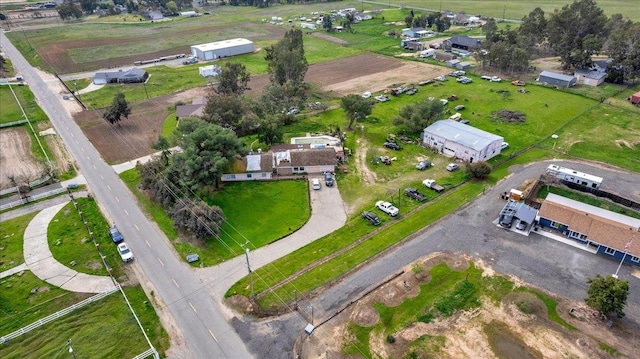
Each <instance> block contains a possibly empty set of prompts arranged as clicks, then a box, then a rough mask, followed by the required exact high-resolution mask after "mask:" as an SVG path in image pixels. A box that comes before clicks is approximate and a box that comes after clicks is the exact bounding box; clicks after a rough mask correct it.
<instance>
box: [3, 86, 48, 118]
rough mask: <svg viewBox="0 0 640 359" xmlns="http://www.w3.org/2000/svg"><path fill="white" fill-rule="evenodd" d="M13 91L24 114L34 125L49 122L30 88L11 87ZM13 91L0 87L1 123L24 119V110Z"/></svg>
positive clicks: (6, 87) (7, 87)
mask: <svg viewBox="0 0 640 359" xmlns="http://www.w3.org/2000/svg"><path fill="white" fill-rule="evenodd" d="M11 89H13V91H14V92H15V94H16V97H17V98H18V101H20V104H21V105H22V108H23V109H24V112H25V113H26V114H27V117H28V118H29V120H30V121H31V122H32V123H36V122H40V121H46V120H48V118H47V116H46V115H45V114H44V112H43V111H42V109H40V107H39V106H38V103H37V102H36V101H35V97H34V95H33V93H32V92H31V90H29V87H28V86H11ZM11 89H9V86H0V123H8V122H13V121H20V120H23V119H24V116H23V115H22V110H20V106H19V105H18V103H17V102H16V98H15V97H14V96H13V94H12V93H11Z"/></svg>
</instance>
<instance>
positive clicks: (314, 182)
mask: <svg viewBox="0 0 640 359" xmlns="http://www.w3.org/2000/svg"><path fill="white" fill-rule="evenodd" d="M311 188H313V189H315V190H318V189H320V180H319V179H317V178H314V179H312V180H311Z"/></svg>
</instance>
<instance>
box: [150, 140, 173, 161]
mask: <svg viewBox="0 0 640 359" xmlns="http://www.w3.org/2000/svg"><path fill="white" fill-rule="evenodd" d="M170 147H171V145H170V144H169V140H167V138H166V137H164V136H162V135H158V141H156V142H154V143H152V144H151V148H153V149H154V150H156V151H161V152H160V158H162V161H163V162H164V164H165V165H167V164H169V157H170V156H171V151H169V148H170Z"/></svg>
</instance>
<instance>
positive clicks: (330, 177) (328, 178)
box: [324, 172, 333, 187]
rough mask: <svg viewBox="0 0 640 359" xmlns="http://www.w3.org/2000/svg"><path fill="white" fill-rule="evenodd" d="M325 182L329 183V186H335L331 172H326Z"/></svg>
mask: <svg viewBox="0 0 640 359" xmlns="http://www.w3.org/2000/svg"><path fill="white" fill-rule="evenodd" d="M324 184H325V185H327V187H333V176H332V175H331V173H330V172H325V173H324Z"/></svg>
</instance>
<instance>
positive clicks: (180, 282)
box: [0, 33, 252, 359]
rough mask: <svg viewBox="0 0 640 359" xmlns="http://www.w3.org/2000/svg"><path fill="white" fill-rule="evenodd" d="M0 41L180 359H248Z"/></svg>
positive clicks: (124, 193)
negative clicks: (178, 347)
mask: <svg viewBox="0 0 640 359" xmlns="http://www.w3.org/2000/svg"><path fill="white" fill-rule="evenodd" d="M0 41H1V43H2V48H3V50H4V51H5V53H6V54H7V56H8V57H9V58H11V60H12V62H13V66H14V67H15V68H16V69H17V70H18V71H19V72H20V73H21V74H22V75H23V76H24V78H25V81H26V82H27V83H29V85H30V88H31V90H32V91H33V93H34V94H35V97H36V98H37V99H38V102H39V105H40V107H41V108H42V109H43V110H44V111H45V113H46V114H47V115H48V116H49V118H50V119H51V122H52V123H53V125H54V127H55V128H56V131H57V133H58V134H60V136H61V138H62V139H63V141H64V142H65V144H66V145H67V148H68V150H69V152H70V153H71V154H72V155H73V157H74V158H75V159H76V161H77V162H78V164H79V166H80V168H81V169H82V172H83V174H84V176H85V178H86V180H87V183H88V184H89V186H90V188H91V190H92V192H93V194H94V196H95V197H96V198H97V200H98V201H99V202H100V204H101V205H102V206H103V207H104V208H105V209H106V212H107V213H109V215H110V216H111V219H112V220H113V221H115V222H116V223H117V224H118V227H119V228H120V230H121V231H122V233H123V234H124V236H125V240H126V241H127V243H129V246H130V247H131V248H132V250H133V251H134V253H136V259H137V260H136V262H137V264H136V265H139V266H140V267H141V269H142V271H143V272H144V274H145V276H146V277H147V279H148V280H149V282H150V283H151V284H152V285H153V286H154V289H155V298H156V299H157V300H159V301H160V303H162V304H163V305H166V306H167V308H168V309H169V311H170V312H171V314H172V315H173V317H174V321H175V323H176V324H177V327H178V328H179V329H180V331H181V335H182V338H183V339H184V341H185V343H186V345H187V347H188V349H189V351H190V353H185V355H184V357H185V358H188V357H193V358H243V359H244V358H251V357H252V356H251V355H250V354H249V352H248V351H247V348H246V346H245V345H244V343H243V342H242V340H240V338H239V336H238V335H237V334H236V332H235V331H234V330H233V328H232V327H231V326H230V325H229V323H228V322H227V318H225V317H224V315H223V314H222V308H220V307H219V306H218V304H217V303H216V302H215V301H214V300H213V299H212V298H211V296H209V295H208V294H207V293H206V291H205V290H203V288H202V285H201V283H200V282H199V281H198V279H197V278H196V277H195V276H194V275H193V274H192V273H191V272H190V270H189V268H188V267H187V266H186V265H185V264H184V263H181V262H180V261H179V260H178V258H177V256H176V254H175V253H174V251H173V247H172V246H171V244H170V243H169V241H168V240H167V238H166V237H165V236H164V234H163V233H162V232H161V231H160V230H159V229H158V228H157V226H155V225H154V224H152V223H151V222H150V221H149V220H148V219H147V218H146V217H145V216H144V214H143V213H142V212H141V211H140V209H139V208H138V207H137V204H136V202H135V200H134V198H133V197H132V195H131V194H130V192H129V191H128V190H127V188H126V187H125V186H124V184H123V183H122V182H121V181H120V179H119V178H118V176H117V174H116V173H115V172H114V171H113V169H112V168H111V167H110V166H109V165H107V164H106V163H105V162H104V160H103V159H102V158H101V157H100V155H99V153H98V152H97V151H96V149H95V148H94V147H93V145H92V144H91V143H90V142H89V141H88V140H87V138H86V137H85V136H84V134H83V133H82V131H81V130H80V128H79V127H78V126H77V125H76V124H75V123H74V122H73V120H72V119H71V118H70V116H69V115H68V114H67V112H66V111H65V109H64V108H63V107H62V105H61V104H60V103H59V102H58V96H56V95H55V94H53V93H51V91H50V90H49V88H48V87H47V86H46V84H45V83H44V82H43V81H42V79H40V78H39V77H38V75H37V74H36V73H35V71H34V70H33V68H32V67H31V66H30V65H29V64H28V63H27V61H26V60H25V59H24V58H23V57H22V55H21V54H20V53H19V52H18V51H17V49H16V48H15V47H14V46H13V45H12V44H11V43H10V42H9V40H8V39H7V38H6V36H5V35H4V33H0ZM114 145H124V144H114Z"/></svg>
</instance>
